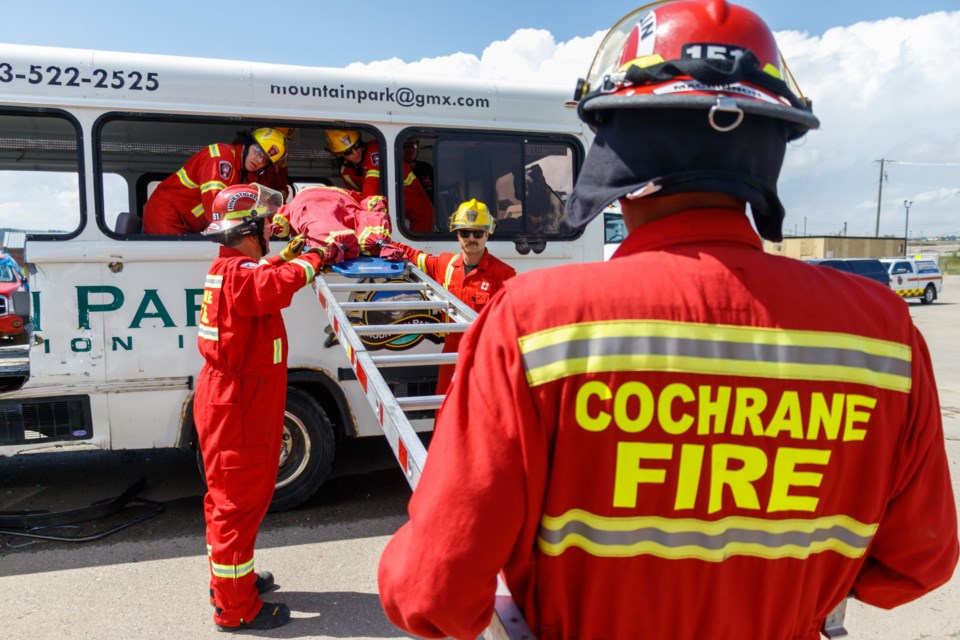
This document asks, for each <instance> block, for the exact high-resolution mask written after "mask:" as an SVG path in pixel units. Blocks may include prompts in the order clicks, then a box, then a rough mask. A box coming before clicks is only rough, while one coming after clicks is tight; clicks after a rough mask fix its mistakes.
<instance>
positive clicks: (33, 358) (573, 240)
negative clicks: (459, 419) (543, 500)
mask: <svg viewBox="0 0 960 640" xmlns="http://www.w3.org/2000/svg"><path fill="white" fill-rule="evenodd" d="M568 98H569V96H568V95H566V93H565V92H562V91H556V90H552V89H546V88H532V87H529V86H521V85H518V84H512V85H507V84H500V83H493V82H482V81H467V80H446V79H437V80H426V79H423V78H413V77H399V76H392V75H382V74H359V73H352V72H347V71H344V70H339V69H326V68H315V67H305V66H289V65H275V64H260V63H251V62H244V61H227V60H207V59H190V58H182V57H170V56H155V55H137V54H128V53H110V52H100V51H88V50H71V49H58V48H48V47H28V46H14V45H2V44H0V227H2V228H6V229H11V230H19V231H26V232H27V236H26V238H27V239H26V245H25V250H24V253H25V257H24V260H25V262H26V266H27V269H28V271H29V282H28V284H29V291H30V295H29V301H30V306H31V308H30V310H29V312H28V311H27V310H24V309H22V308H21V309H17V312H18V313H20V314H22V315H27V314H28V313H29V317H30V320H31V334H30V341H29V347H20V348H21V349H24V350H28V351H27V353H22V352H21V353H20V356H22V357H23V360H22V362H23V363H24V364H22V366H0V374H2V375H0V391H2V393H0V455H17V454H22V453H26V452H32V451H54V450H70V449H76V448H91V447H93V448H100V449H148V448H155V447H185V448H190V447H193V448H195V447H196V436H195V432H194V426H193V422H192V407H191V401H192V397H193V384H194V379H195V376H196V374H197V373H198V372H199V370H200V366H201V364H202V362H201V358H200V357H199V354H198V352H197V347H196V334H197V315H198V313H199V309H200V298H201V293H202V290H203V281H204V275H205V274H206V269H207V268H208V266H209V265H210V262H211V261H212V259H213V257H214V256H215V254H216V250H217V247H216V245H214V244H213V243H210V242H208V241H206V240H203V239H201V238H199V237H196V236H148V235H144V234H143V233H142V231H141V227H140V226H139V215H140V214H141V212H142V211H143V205H144V202H145V201H146V199H147V197H148V194H149V193H151V190H152V188H153V187H154V186H155V185H156V184H157V183H158V182H159V181H160V180H162V179H164V178H165V177H167V176H169V175H170V174H172V173H174V172H176V171H177V170H178V169H179V168H180V167H181V166H182V165H183V163H184V162H185V161H186V160H187V159H188V158H189V157H190V156H191V155H192V154H194V153H195V152H197V151H198V150H200V149H202V148H204V147H206V146H207V145H210V144H212V143H214V142H226V143H230V142H231V141H233V140H234V139H235V138H236V137H237V135H238V132H240V131H250V130H252V129H254V128H257V127H291V128H294V129H295V133H294V134H293V136H292V142H291V144H290V146H289V152H288V162H287V166H288V172H289V181H290V184H291V190H292V191H295V190H296V189H297V188H302V187H303V186H305V185H310V184H317V183H332V184H334V185H340V184H341V181H340V174H339V167H338V164H337V161H336V158H335V157H334V156H333V155H331V154H330V153H328V152H327V151H326V149H325V135H324V131H325V130H328V129H354V130H358V131H360V132H361V133H362V136H363V138H364V139H365V140H376V141H378V142H379V145H380V151H381V156H382V157H381V166H382V178H383V185H384V187H383V188H384V195H386V196H387V198H388V200H389V202H390V209H391V211H392V212H395V211H400V210H402V197H403V193H402V186H403V185H402V182H401V181H402V177H401V176H399V175H398V171H397V168H398V167H399V166H400V163H401V157H402V156H401V153H402V150H401V147H402V145H403V142H404V141H406V140H409V139H411V138H416V139H417V140H419V143H420V151H419V160H421V161H425V162H428V163H429V164H431V165H432V167H433V176H432V177H433V191H432V194H431V196H432V198H433V203H434V208H435V218H436V219H435V224H434V226H433V228H432V229H431V230H430V231H427V232H412V231H411V230H409V229H408V228H407V227H406V223H405V221H404V220H403V217H402V216H401V217H400V218H401V219H399V220H398V219H397V217H396V215H395V214H391V215H393V224H394V237H395V238H397V239H399V240H401V241H403V242H406V243H408V244H411V245H414V246H417V247H419V248H422V249H424V250H427V251H430V252H435V253H436V252H441V251H451V252H456V251H457V250H458V249H457V245H456V243H455V242H454V241H453V239H452V237H451V235H450V234H449V233H448V232H447V220H448V217H449V215H450V213H451V212H452V211H453V210H454V208H455V207H456V205H457V204H458V203H459V202H461V201H463V200H466V199H469V198H477V199H479V200H481V201H483V202H485V203H487V204H488V205H489V206H490V207H491V208H492V209H495V210H496V212H497V216H498V218H499V225H498V227H497V230H496V233H495V235H494V236H493V238H492V239H491V241H490V243H489V245H488V247H489V248H490V249H491V251H492V252H493V253H494V254H495V255H496V256H498V257H500V258H502V259H504V260H506V261H507V262H509V263H510V264H511V265H513V266H514V267H516V268H517V270H518V271H527V270H529V269H533V268H539V267H547V266H550V265H554V264H558V263H561V262H570V261H589V260H602V259H603V228H602V225H603V221H602V220H599V221H597V222H596V223H595V224H592V225H590V226H588V227H587V228H586V229H582V230H579V229H571V228H569V227H567V226H566V224H565V223H562V222H561V221H560V220H559V218H557V216H558V215H559V214H560V213H562V210H563V205H564V201H565V199H566V197H567V194H569V193H570V190H571V188H572V185H573V183H574V180H575V179H576V177H577V173H578V171H579V169H580V166H581V165H582V162H583V158H584V156H585V154H586V149H587V146H588V144H589V142H590V137H589V132H588V131H585V129H584V127H583V126H582V124H581V123H580V121H579V119H578V118H577V116H576V112H575V109H574V108H573V107H572V105H571V104H570V103H569V102H568ZM280 247H282V243H279V242H277V243H275V246H274V247H273V250H274V251H276V250H278V249H279V248H280ZM20 305H21V306H22V302H21V303H20ZM284 318H285V320H286V324H287V331H288V334H289V340H290V358H289V367H290V372H289V373H290V386H289V391H288V396H287V407H286V408H287V413H286V421H285V433H284V449H283V455H282V459H281V463H280V469H279V474H278V480H277V492H276V497H275V499H274V504H273V507H274V508H275V509H284V508H290V507H292V506H295V505H297V504H299V503H300V502H302V501H303V500H305V499H306V498H308V497H309V496H310V495H312V494H313V493H314V492H315V491H316V489H317V488H318V487H319V486H320V484H321V483H322V482H323V480H324V479H325V477H326V475H327V473H328V472H329V469H330V466H331V464H332V460H333V456H334V455H335V451H336V446H337V443H342V442H343V441H344V440H345V439H347V438H356V437H362V436H370V435H377V434H379V433H380V430H379V425H378V422H377V420H376V419H375V417H374V416H373V415H372V411H371V409H370V408H369V407H368V406H367V404H366V402H365V400H364V398H363V395H362V390H361V389H360V387H359V385H358V384H357V382H356V381H355V380H354V379H353V374H352V371H351V370H350V367H349V364H348V362H347V361H346V359H345V356H344V354H343V353H342V351H343V350H342V349H341V348H339V347H337V346H331V345H330V343H329V341H326V340H325V339H326V338H327V333H326V332H325V329H326V328H327V323H326V320H325V319H324V316H323V313H322V311H321V309H320V307H319V304H318V302H317V300H316V297H315V293H314V292H313V291H311V290H310V289H309V288H306V289H304V290H303V291H301V292H300V293H299V294H298V295H297V296H296V298H295V300H294V304H293V305H292V306H291V308H290V309H288V310H287V311H286V312H285V314H284ZM433 338H434V339H433V340H429V339H428V340H425V341H423V344H420V345H417V344H416V343H417V342H418V341H420V338H419V337H416V336H411V337H410V339H408V340H405V341H404V340H395V341H392V342H389V343H385V344H380V345H377V346H378V347H381V348H387V349H407V348H414V347H416V348H419V349H439V344H438V343H439V340H440V338H437V337H433ZM10 349H13V348H12V347H4V348H3V350H4V354H3V356H4V357H6V358H9V357H15V355H16V354H14V355H13V356H11V355H10V354H9V353H8V351H9V350H10ZM0 364H2V362H0ZM391 375H394V374H393V373H392V374H391ZM395 375H396V378H395V379H393V380H392V381H391V385H392V386H393V388H394V391H395V395H397V396H399V397H402V396H406V395H424V394H429V393H432V388H433V381H434V379H435V375H436V372H435V370H434V371H431V370H429V369H427V370H420V369H410V370H405V371H400V372H397V373H396V374H395ZM492 375H495V373H492ZM414 417H417V416H414ZM431 417H432V414H427V415H423V416H419V418H420V419H418V421H417V422H416V424H417V425H418V428H420V429H429V428H430V426H431V424H432V421H431V420H430V418H431Z"/></svg>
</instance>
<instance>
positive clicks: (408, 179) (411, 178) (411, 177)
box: [403, 171, 417, 187]
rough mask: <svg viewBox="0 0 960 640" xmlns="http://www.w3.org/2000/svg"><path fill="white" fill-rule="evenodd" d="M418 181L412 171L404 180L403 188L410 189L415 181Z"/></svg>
mask: <svg viewBox="0 0 960 640" xmlns="http://www.w3.org/2000/svg"><path fill="white" fill-rule="evenodd" d="M416 179H417V176H416V175H415V174H414V173H413V171H411V172H410V173H408V174H407V177H406V178H404V179H403V186H405V187H409V186H410V185H412V184H413V181H414V180H416Z"/></svg>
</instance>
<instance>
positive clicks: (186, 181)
mask: <svg viewBox="0 0 960 640" xmlns="http://www.w3.org/2000/svg"><path fill="white" fill-rule="evenodd" d="M177 178H178V179H179V180H180V184H182V185H183V186H185V187H186V188H187V189H197V188H199V187H200V185H198V184H197V183H196V182H194V181H193V180H191V179H190V176H188V175H187V169H186V167H181V168H180V170H179V171H177Z"/></svg>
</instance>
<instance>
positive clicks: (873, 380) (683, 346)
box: [519, 321, 912, 392]
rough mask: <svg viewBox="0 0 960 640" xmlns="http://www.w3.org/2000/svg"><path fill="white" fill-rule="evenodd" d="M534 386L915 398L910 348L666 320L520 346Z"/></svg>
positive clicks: (552, 336)
mask: <svg viewBox="0 0 960 640" xmlns="http://www.w3.org/2000/svg"><path fill="white" fill-rule="evenodd" d="M519 344H520V350H521V352H522V356H523V362H524V368H525V370H526V372H527V380H528V382H529V383H530V384H531V385H534V386H535V385H537V384H543V383H546V382H550V381H552V380H557V379H560V378H563V377H566V376H570V375H577V374H581V373H596V372H611V371H671V372H690V373H702V374H714V375H742V376H750V377H771V378H779V379H808V380H830V381H841V382H857V383H862V384H868V385H871V386H875V387H879V388H885V389H890V390H894V391H902V392H908V391H909V390H910V385H911V382H912V378H911V352H910V347H909V346H908V345H904V344H900V343H896V342H889V341H883V340H875V339H871V338H865V337H862V336H856V335H852V334H841V333H831V332H815V331H789V330H782V329H766V328H757V327H732V326H725V325H703V324H691V323H678V322H666V321H615V322H597V323H583V324H577V325H567V326H564V327H558V328H555V329H550V330H548V331H543V332H539V333H537V334H532V335H530V336H524V337H522V338H520V340H519Z"/></svg>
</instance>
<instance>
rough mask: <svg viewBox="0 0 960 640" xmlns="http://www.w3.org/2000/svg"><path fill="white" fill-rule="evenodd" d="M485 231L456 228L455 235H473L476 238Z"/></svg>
mask: <svg viewBox="0 0 960 640" xmlns="http://www.w3.org/2000/svg"><path fill="white" fill-rule="evenodd" d="M485 233H486V231H484V230H483V229H457V235H458V236H460V237H461V238H469V237H470V236H473V237H474V238H476V239H477V240H479V239H480V238H482V237H483V235H484V234H485Z"/></svg>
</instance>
